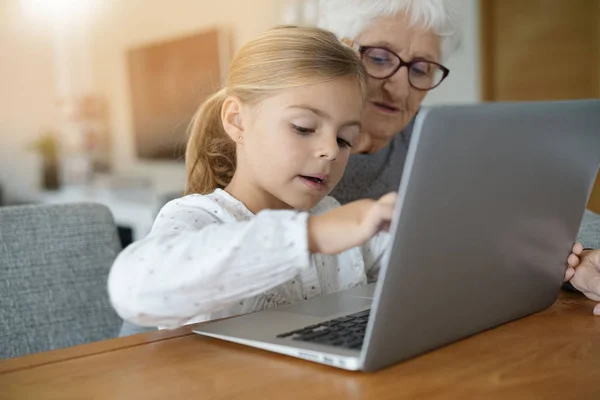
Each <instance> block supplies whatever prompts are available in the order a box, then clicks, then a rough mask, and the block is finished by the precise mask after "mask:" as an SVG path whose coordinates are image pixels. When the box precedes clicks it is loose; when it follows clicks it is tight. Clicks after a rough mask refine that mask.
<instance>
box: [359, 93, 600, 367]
mask: <svg viewBox="0 0 600 400" xmlns="http://www.w3.org/2000/svg"><path fill="white" fill-rule="evenodd" d="M599 163H600V101H597V100H586V101H567V102H543V103H542V102H536V103H493V104H479V105H470V106H447V107H437V108H432V109H427V110H423V111H422V112H420V113H419V115H418V116H417V121H416V124H415V129H414V132H413V136H412V139H411V144H410V149H409V155H408V159H407V162H406V166H405V170H404V174H403V178H402V184H401V187H400V196H399V201H398V206H397V209H396V213H397V215H396V217H397V218H396V221H395V224H394V226H392V230H391V231H392V232H393V233H394V234H395V237H394V244H393V246H391V248H390V253H389V254H388V255H387V259H388V260H389V262H388V263H386V264H384V266H383V268H382V271H381V273H380V276H379V285H378V287H377V290H376V293H375V299H374V303H373V308H372V313H371V321H370V322H369V327H368V330H367V335H366V337H365V342H364V345H363V351H362V354H361V357H362V363H363V368H364V369H365V370H375V369H378V368H381V367H383V366H385V365H389V364H392V363H396V362H399V361H401V360H403V359H406V358H409V357H412V356H414V355H416V354H419V353H422V352H423V351H427V350H429V349H432V348H435V347H439V346H441V345H444V344H446V343H449V342H452V341H455V340H457V339H460V338H463V337H466V336H469V335H472V334H475V333H477V332H480V331H482V330H485V329H489V328H491V327H494V326H497V325H499V324H501V323H505V322H508V321H511V320H513V319H516V318H520V317H523V316H525V315H527V314H531V313H533V312H536V311H539V310H541V309H543V308H546V307H548V306H550V305H551V304H552V303H553V302H554V301H555V299H556V297H557V295H558V291H559V289H560V286H561V283H562V279H563V276H564V271H565V263H566V258H567V256H568V254H569V252H570V249H571V247H572V245H573V242H574V240H575V238H576V235H577V231H578V229H579V224H580V221H581V218H582V215H583V212H584V209H585V206H586V203H587V200H588V197H589V195H590V193H591V189H592V186H593V182H594V179H595V177H596V174H597V171H598V166H599Z"/></svg>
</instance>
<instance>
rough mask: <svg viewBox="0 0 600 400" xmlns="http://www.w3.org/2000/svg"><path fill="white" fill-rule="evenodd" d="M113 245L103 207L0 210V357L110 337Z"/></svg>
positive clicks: (115, 327) (114, 326) (115, 326)
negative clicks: (108, 282)
mask: <svg viewBox="0 0 600 400" xmlns="http://www.w3.org/2000/svg"><path fill="white" fill-rule="evenodd" d="M120 250H121V245H120V243H119V238H118V235H117V228H116V226H115V222H114V220H113V217H112V214H111V213H110V211H109V210H108V208H106V207H105V206H102V205H99V204H69V205H26V206H12V207H2V208H0V358H10V357H18V356H22V355H26V354H31V353H37V352H41V351H46V350H52V349H58V348H63V347H68V346H74V345H78V344H82V343H88V342H94V341H98V340H104V339H108V338H111V337H116V336H117V335H118V332H119V328H120V326H121V323H122V320H121V319H120V318H119V316H118V315H117V314H116V313H115V312H114V310H113V308H112V306H111V305H110V302H109V299H108V293H107V289H106V281H107V277H108V272H109V270H110V267H111V265H112V263H113V261H114V259H115V257H116V256H117V254H118V253H119V251H120Z"/></svg>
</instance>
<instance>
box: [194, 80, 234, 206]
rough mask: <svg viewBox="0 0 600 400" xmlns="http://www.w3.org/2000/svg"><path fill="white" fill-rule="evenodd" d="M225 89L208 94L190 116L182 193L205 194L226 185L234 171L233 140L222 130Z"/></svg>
mask: <svg viewBox="0 0 600 400" xmlns="http://www.w3.org/2000/svg"><path fill="white" fill-rule="evenodd" d="M226 97H227V94H226V91H225V89H221V90H219V91H218V92H216V93H215V94H213V95H212V96H210V97H209V98H208V99H206V101H205V102H204V103H202V105H201V106H200V108H199V109H198V111H196V114H195V115H194V117H193V118H192V122H191V128H190V137H189V139H188V143H187V148H186V151H185V166H186V170H187V182H186V185H185V194H186V195H188V194H192V193H198V194H208V193H211V192H212V191H214V190H215V189H217V188H224V187H225V186H227V184H229V182H230V181H231V178H232V177H233V173H234V172H235V165H236V157H235V143H234V142H233V140H231V138H230V137H229V136H228V135H227V133H226V132H225V130H224V129H223V125H222V122H221V108H222V106H223V102H224V101H225V98H226Z"/></svg>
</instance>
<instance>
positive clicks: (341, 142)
mask: <svg viewBox="0 0 600 400" xmlns="http://www.w3.org/2000/svg"><path fill="white" fill-rule="evenodd" d="M337 144H338V146H340V147H341V148H343V149H344V148H347V147H352V145H351V144H350V142H349V141H347V140H345V139H342V138H337Z"/></svg>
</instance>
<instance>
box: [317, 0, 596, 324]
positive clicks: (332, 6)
mask: <svg viewBox="0 0 600 400" xmlns="http://www.w3.org/2000/svg"><path fill="white" fill-rule="evenodd" d="M319 25H320V26H321V27H322V28H325V29H329V30H331V31H333V32H334V33H335V34H337V35H338V37H339V38H340V39H341V40H344V41H346V42H347V43H350V44H352V45H354V46H355V47H356V48H357V50H358V51H359V54H360V57H361V58H362V60H363V63H364V65H365V67H366V70H367V73H368V75H369V86H368V90H369V93H368V96H367V104H366V107H365V110H364V112H363V121H362V122H363V132H362V135H361V138H360V140H359V141H358V143H357V144H355V146H354V149H353V150H354V152H355V153H358V154H354V155H353V156H352V157H351V158H350V160H349V162H348V166H347V167H346V171H345V173H344V177H343V178H342V181H341V182H340V183H339V184H338V186H337V187H336V188H335V189H334V191H333V192H332V194H331V195H332V196H333V197H335V198H336V199H337V200H339V201H340V202H341V203H347V202H350V201H353V200H357V199H361V198H365V197H369V198H378V197H380V196H382V195H383V194H385V193H388V192H390V191H394V190H397V188H398V186H399V184H400V179H401V176H402V170H403V168H404V162H405V159H406V154H407V151H408V144H409V141H410V137H411V133H412V125H413V120H414V117H415V115H416V114H417V113H418V111H419V108H420V106H421V103H422V102H423V99H424V98H425V96H426V95H427V93H428V92H429V91H430V90H433V89H435V88H436V87H437V86H439V85H440V84H441V83H442V82H443V80H444V79H445V78H446V77H447V76H448V74H449V70H448V68H446V67H445V66H444V65H443V63H444V62H445V61H446V60H447V58H448V57H449V56H450V54H451V52H452V50H453V48H454V44H455V43H456V42H457V41H456V39H457V37H458V36H459V35H460V33H459V26H458V16H457V13H456V12H455V10H454V9H453V8H452V1H449V0H321V2H320V17H319ZM579 240H580V241H581V242H582V243H583V244H584V245H585V246H587V247H594V248H597V247H600V217H599V216H597V215H595V214H593V213H591V212H589V211H586V214H585V216H584V220H583V224H582V228H581V231H580V235H579ZM584 254H585V257H583V259H582V263H581V265H580V267H579V268H577V273H576V274H575V277H574V278H573V279H572V281H571V282H572V283H573V285H574V286H575V287H576V288H577V289H579V290H581V291H582V292H583V293H584V294H586V296H588V297H589V298H591V299H593V300H596V301H600V250H596V251H593V252H585V253H584ZM595 313H596V314H598V315H600V305H598V306H597V307H596V309H595Z"/></svg>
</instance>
